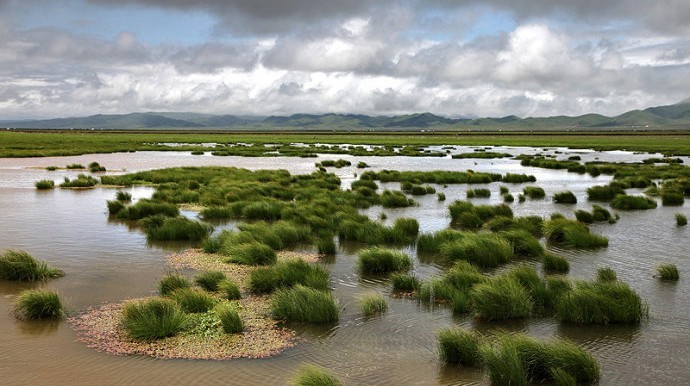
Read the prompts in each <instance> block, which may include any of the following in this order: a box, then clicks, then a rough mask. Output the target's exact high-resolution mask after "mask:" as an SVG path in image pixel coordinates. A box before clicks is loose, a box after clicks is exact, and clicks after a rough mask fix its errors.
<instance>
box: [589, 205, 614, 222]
mask: <svg viewBox="0 0 690 386" xmlns="http://www.w3.org/2000/svg"><path fill="white" fill-rule="evenodd" d="M592 219H593V220H594V221H609V222H611V221H615V220H613V217H612V216H611V212H609V211H608V210H606V209H604V208H602V207H600V206H599V205H592Z"/></svg>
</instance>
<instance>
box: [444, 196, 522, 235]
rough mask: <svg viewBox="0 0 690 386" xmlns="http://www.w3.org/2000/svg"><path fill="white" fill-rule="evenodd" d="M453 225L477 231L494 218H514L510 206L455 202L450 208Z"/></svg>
mask: <svg viewBox="0 0 690 386" xmlns="http://www.w3.org/2000/svg"><path fill="white" fill-rule="evenodd" d="M448 210H449V211H450V217H451V223H452V224H454V225H459V226H461V227H463V228H466V229H477V228H479V227H481V226H482V224H484V223H486V222H487V221H490V220H491V219H493V218H494V217H499V216H502V217H511V218H512V217H513V211H512V210H511V209H510V207H509V206H508V205H505V204H501V205H494V206H491V205H476V206H475V205H474V204H473V203H471V202H469V201H455V202H453V203H452V204H450V205H449V206H448Z"/></svg>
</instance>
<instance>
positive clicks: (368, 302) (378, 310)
mask: <svg viewBox="0 0 690 386" xmlns="http://www.w3.org/2000/svg"><path fill="white" fill-rule="evenodd" d="M359 301H360V306H361V307H362V313H363V314H364V316H372V315H378V314H382V313H384V312H386V311H387V310H388V302H386V298H385V297H383V295H382V294H380V293H378V292H373V293H368V294H365V295H363V296H362V298H361V299H360V300H359Z"/></svg>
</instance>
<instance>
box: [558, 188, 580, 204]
mask: <svg viewBox="0 0 690 386" xmlns="http://www.w3.org/2000/svg"><path fill="white" fill-rule="evenodd" d="M553 202H555V203H557V204H577V197H575V195H574V194H573V192H571V191H569V190H568V191H564V192H558V193H556V194H554V195H553Z"/></svg>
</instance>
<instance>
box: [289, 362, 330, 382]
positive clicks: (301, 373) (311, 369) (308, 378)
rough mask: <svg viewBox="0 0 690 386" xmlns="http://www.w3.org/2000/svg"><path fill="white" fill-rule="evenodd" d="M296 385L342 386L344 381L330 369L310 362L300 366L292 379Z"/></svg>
mask: <svg viewBox="0 0 690 386" xmlns="http://www.w3.org/2000/svg"><path fill="white" fill-rule="evenodd" d="M292 384H293V385H295V386H341V385H342V383H340V381H339V380H338V378H336V377H335V376H334V375H333V374H330V373H329V372H328V371H326V370H324V369H322V368H320V367H317V366H314V365H310V364H305V365H302V366H300V368H299V369H298V370H297V376H296V377H295V379H294V380H293V381H292Z"/></svg>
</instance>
